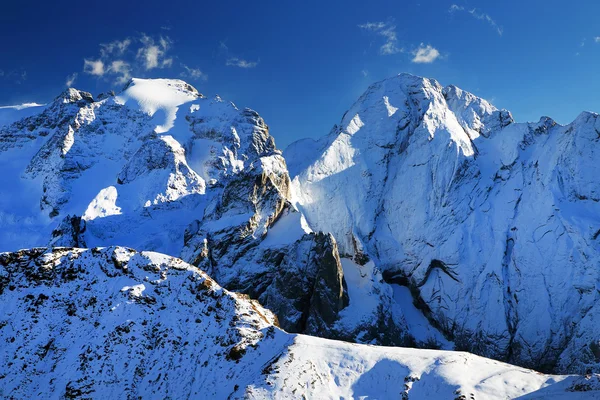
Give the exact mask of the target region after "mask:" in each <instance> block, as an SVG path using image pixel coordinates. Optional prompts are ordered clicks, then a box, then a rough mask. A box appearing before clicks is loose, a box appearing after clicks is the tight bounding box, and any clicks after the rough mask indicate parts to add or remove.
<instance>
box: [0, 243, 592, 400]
mask: <svg viewBox="0 0 600 400" xmlns="http://www.w3.org/2000/svg"><path fill="white" fill-rule="evenodd" d="M0 308H1V312H0V315H1V317H0V327H1V329H0V340H1V341H2V343H3V345H2V346H0V362H1V363H2V365H3V368H2V371H1V372H0V396H1V397H10V398H15V399H25V398H31V397H36V398H62V397H64V398H132V397H136V398H137V397H138V396H140V397H143V398H150V397H152V398H214V399H226V398H230V399H238V398H247V399H268V398H302V397H303V396H305V397H306V398H316V397H318V398H331V399H334V398H340V397H344V398H395V397H398V396H402V398H406V399H411V398H457V399H459V398H476V399H505V398H517V397H519V396H525V397H523V398H572V396H574V395H578V396H580V397H578V398H594V397H593V396H594V395H595V394H597V392H596V393H594V392H593V390H594V389H597V388H598V378H597V377H596V376H589V377H587V378H586V377H575V376H571V377H567V376H551V375H543V374H540V373H537V372H534V371H531V370H526V369H523V368H518V367H513V366H510V365H507V364H503V363H500V362H497V361H492V360H488V359H485V358H481V357H478V356H473V355H470V354H467V353H461V352H444V351H427V350H416V349H392V348H378V347H373V346H364V345H353V344H347V343H342V342H335V341H329V340H325V339H319V338H314V337H310V336H304V335H292V334H288V333H285V332H284V331H282V330H280V329H279V328H277V327H276V326H275V323H276V322H275V319H274V317H273V314H272V313H270V312H269V311H267V310H265V309H263V308H262V307H261V306H260V305H259V304H258V303H257V302H255V301H252V300H250V299H248V297H247V296H242V295H238V294H235V293H231V292H229V291H227V290H224V289H222V288H221V287H220V286H219V285H217V284H216V283H215V282H214V281H212V280H211V279H210V278H209V277H208V276H207V275H206V274H205V273H204V272H202V271H201V270H199V269H198V268H196V267H194V266H192V265H189V264H187V263H185V262H182V261H181V260H178V259H175V258H172V257H168V256H165V255H161V254H158V253H153V252H141V253H138V252H135V251H133V250H131V249H128V248H123V247H110V248H93V249H76V248H54V249H44V248H36V249H30V250H22V251H19V252H15V253H0Z"/></svg>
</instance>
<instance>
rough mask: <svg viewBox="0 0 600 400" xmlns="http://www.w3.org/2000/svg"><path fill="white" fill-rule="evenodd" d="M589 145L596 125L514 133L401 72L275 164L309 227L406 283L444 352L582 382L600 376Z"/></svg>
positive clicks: (598, 219) (597, 173) (473, 106)
mask: <svg viewBox="0 0 600 400" xmlns="http://www.w3.org/2000/svg"><path fill="white" fill-rule="evenodd" d="M599 137H600V116H599V115H598V114H595V113H588V112H584V113H582V114H581V115H580V116H579V117H578V118H577V119H576V120H575V121H573V122H572V123H571V124H569V125H566V126H562V125H559V124H557V123H555V122H554V121H553V120H552V119H550V118H547V117H543V118H541V119H540V121H539V122H537V123H515V122H514V121H513V119H512V117H511V115H510V113H509V112H508V111H506V110H497V109H496V108H495V107H493V106H492V105H491V104H489V103H488V102H486V101H485V100H483V99H480V98H477V97H476V96H474V95H472V94H470V93H467V92H464V91H462V90H460V89H458V88H456V87H454V86H448V87H442V86H441V85H440V84H439V83H438V82H436V81H435V80H432V79H426V78H421V77H417V76H413V75H409V74H400V75H398V76H396V77H393V78H390V79H387V80H384V81H382V82H379V83H376V84H374V85H372V86H371V87H370V88H369V89H368V90H367V91H366V92H365V93H364V94H363V95H362V96H361V97H360V98H359V99H358V101H357V102H356V103H355V104H354V105H353V106H352V107H351V108H350V110H348V112H347V113H346V114H345V115H344V116H343V118H342V121H341V123H340V125H339V126H336V127H335V128H334V129H333V130H332V131H331V133H330V134H329V135H327V136H325V137H323V138H322V139H320V140H318V141H312V140H302V141H299V142H296V143H294V144H292V145H290V146H289V147H288V149H286V151H285V153H284V155H285V157H286V161H287V163H288V166H289V169H290V171H291V174H292V179H293V182H292V194H293V197H294V203H295V205H296V206H297V207H298V209H299V210H300V211H301V212H302V213H303V214H304V215H305V217H306V219H307V222H308V224H309V225H310V227H311V228H312V229H314V230H323V231H326V232H331V233H332V234H333V235H334V237H335V239H336V241H337V243H338V246H339V248H340V253H342V254H344V255H347V256H349V257H353V258H354V259H355V261H357V262H358V263H360V264H364V263H365V262H366V261H368V260H370V263H372V264H373V265H374V266H375V267H376V268H377V269H378V270H380V271H381V276H382V278H383V280H384V281H386V282H388V283H391V284H401V285H404V286H407V287H408V288H409V290H410V292H411V293H412V295H413V296H414V297H415V304H418V305H419V309H420V310H421V311H422V312H423V314H424V315H425V317H426V318H427V319H428V320H429V321H430V322H431V323H432V324H433V325H434V326H436V327H438V328H439V330H440V331H441V333H442V334H443V335H444V336H445V337H446V338H447V339H448V340H450V341H452V342H453V343H454V345H455V348H457V349H465V350H468V351H471V352H474V353H477V354H481V355H485V356H489V357H493V358H497V359H501V360H505V361H508V362H511V363H516V364H519V365H523V366H529V367H532V368H537V369H540V370H546V371H560V372H569V371H572V372H579V373H583V372H585V371H586V370H589V369H591V370H593V371H600V351H599V350H598V349H599V345H598V343H600V324H598V321H599V320H600V314H599V312H600V311H599V310H600V304H598V301H599V299H600V270H599V269H598V266H599V265H600V239H599V238H600V235H599V232H600V178H599V177H600V165H599V164H598V162H597V160H599V159H600V142H599ZM346 275H347V274H346ZM350 297H351V298H350V304H352V295H351V296H350Z"/></svg>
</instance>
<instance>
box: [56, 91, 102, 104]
mask: <svg viewBox="0 0 600 400" xmlns="http://www.w3.org/2000/svg"><path fill="white" fill-rule="evenodd" d="M54 101H55V102H59V103H78V102H80V101H83V102H85V103H92V102H93V101H94V96H92V94H91V93H89V92H84V91H83V90H77V89H74V88H68V89H66V90H65V91H64V92H62V93H61V94H59V95H58V96H57V97H56V98H55V99H54Z"/></svg>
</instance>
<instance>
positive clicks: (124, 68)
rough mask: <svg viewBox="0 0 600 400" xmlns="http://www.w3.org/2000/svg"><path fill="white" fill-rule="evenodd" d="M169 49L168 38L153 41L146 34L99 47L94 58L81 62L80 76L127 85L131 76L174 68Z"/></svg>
mask: <svg viewBox="0 0 600 400" xmlns="http://www.w3.org/2000/svg"><path fill="white" fill-rule="evenodd" d="M171 47H172V42H171V39H170V38H169V37H168V36H162V35H160V36H158V37H152V36H150V35H147V34H145V33H141V34H139V35H138V36H131V37H127V38H125V39H122V40H113V41H112V42H108V43H101V44H100V53H99V55H98V56H97V57H96V58H86V59H84V60H83V72H84V73H85V74H88V75H92V76H94V77H96V78H103V79H109V80H114V83H115V84H123V83H126V82H127V81H129V79H130V78H131V77H132V74H133V73H135V74H136V75H137V74H140V75H142V76H143V75H144V73H145V72H146V71H151V70H154V69H160V68H170V67H171V66H172V65H173V57H172V56H170V50H171ZM68 81H69V80H67V82H68Z"/></svg>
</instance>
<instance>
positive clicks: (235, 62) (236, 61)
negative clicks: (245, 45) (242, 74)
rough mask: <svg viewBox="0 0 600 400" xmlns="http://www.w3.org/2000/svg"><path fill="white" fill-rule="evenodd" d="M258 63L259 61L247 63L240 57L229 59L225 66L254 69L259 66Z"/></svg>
mask: <svg viewBox="0 0 600 400" xmlns="http://www.w3.org/2000/svg"><path fill="white" fill-rule="evenodd" d="M258 63H259V61H246V60H244V59H241V58H238V57H231V58H228V59H227V61H226V62H225V65H227V66H230V67H239V68H254V67H256V66H257V65H258Z"/></svg>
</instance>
